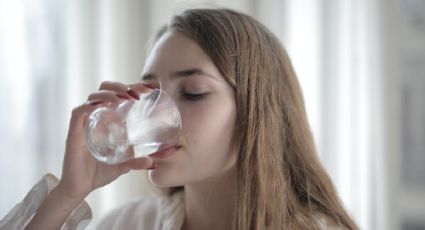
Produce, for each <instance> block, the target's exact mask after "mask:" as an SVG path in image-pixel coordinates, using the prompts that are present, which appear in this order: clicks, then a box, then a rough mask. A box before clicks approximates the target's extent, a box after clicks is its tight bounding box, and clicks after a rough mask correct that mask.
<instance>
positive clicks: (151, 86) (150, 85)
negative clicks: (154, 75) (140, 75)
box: [143, 83, 156, 89]
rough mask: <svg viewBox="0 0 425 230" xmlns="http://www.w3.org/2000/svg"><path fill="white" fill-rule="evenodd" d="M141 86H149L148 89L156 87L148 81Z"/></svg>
mask: <svg viewBox="0 0 425 230" xmlns="http://www.w3.org/2000/svg"><path fill="white" fill-rule="evenodd" d="M143 86H144V87H146V88H149V89H156V87H155V86H154V85H152V84H149V83H143Z"/></svg>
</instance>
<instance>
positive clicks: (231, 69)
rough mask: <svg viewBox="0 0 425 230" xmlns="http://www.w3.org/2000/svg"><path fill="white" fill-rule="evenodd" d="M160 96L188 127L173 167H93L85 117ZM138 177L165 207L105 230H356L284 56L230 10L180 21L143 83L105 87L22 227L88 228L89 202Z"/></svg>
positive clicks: (191, 14) (151, 160) (76, 119)
mask: <svg viewBox="0 0 425 230" xmlns="http://www.w3.org/2000/svg"><path fill="white" fill-rule="evenodd" d="M152 87H156V88H161V89H163V90H165V91H166V92H167V93H168V94H169V95H172V97H173V99H174V100H175V101H176V103H177V105H178V107H179V110H180V113H181V116H182V123H183V128H182V134H181V136H180V139H179V141H178V143H176V145H175V146H173V147H172V148H171V149H168V150H167V151H168V154H167V155H168V156H167V157H166V158H164V157H158V158H157V157H155V156H152V157H146V158H140V159H137V160H132V161H129V162H125V163H122V164H120V165H115V166H110V165H104V164H102V163H99V162H97V161H96V160H94V159H93V158H92V157H91V155H90V154H89V153H88V150H87V149H86V145H85V141H84V140H85V138H84V124H85V121H86V119H87V116H88V114H90V113H91V112H92V111H93V110H94V109H96V108H98V107H99V106H102V105H104V104H105V103H119V102H120V101H122V100H137V94H138V93H141V92H144V91H146V90H148V88H152ZM136 169H149V176H150V179H151V181H152V183H153V184H154V185H156V186H158V187H160V188H164V189H167V190H168V192H167V193H165V194H167V195H166V196H158V197H157V198H140V199H137V200H133V201H130V202H128V203H126V204H125V205H123V206H121V207H118V208H117V209H115V210H114V211H112V212H111V213H110V214H109V215H107V216H106V217H105V218H104V220H103V221H102V222H101V223H100V225H99V226H98V227H99V229H136V228H139V229H273V230H274V229H357V227H356V225H355V223H354V222H353V220H352V219H351V218H350V216H349V215H348V214H347V212H346V211H345V210H344V208H343V205H342V203H341V201H340V200H339V199H338V196H337V194H336V192H335V189H334V187H333V185H332V182H331V180H330V178H329V176H328V175H327V174H326V172H325V170H324V169H323V167H322V165H321V164H320V162H319V159H318V156H317V153H316V150H315V146H314V142H313V138H312V134H311V132H310V129H309V126H308V122H307V117H306V113H305V109H304V102H303V98H302V94H301V90H300V87H299V84H298V81H297V78H296V75H295V73H294V71H293V68H292V66H291V63H290V60H289V58H288V56H287V54H286V52H285V50H284V48H283V47H282V45H281V43H280V42H279V40H278V39H277V38H276V37H275V36H274V35H273V34H272V33H271V32H270V31H269V30H268V29H267V28H265V27H264V26H263V25H261V24H260V23H259V22H258V21H256V20H254V19H253V18H251V17H249V16H247V15H244V14H241V13H237V12H234V11H231V10H227V9H192V10H187V11H185V12H183V13H182V14H180V15H178V16H175V17H174V18H173V20H172V21H171V22H170V24H169V25H167V26H166V28H164V29H163V30H161V32H160V33H159V35H158V37H157V40H156V43H155V45H154V47H153V48H152V50H151V52H150V55H149V56H148V58H147V61H146V64H145V68H144V71H143V77H142V82H141V83H137V84H134V85H130V86H127V85H123V84H121V83H115V82H104V83H103V84H102V85H101V86H100V89H99V91H97V92H95V93H93V94H91V95H90V96H89V98H88V102H87V103H85V104H83V105H81V106H79V107H77V108H75V109H74V111H73V114H72V118H71V122H70V127H69V133H68V139H67V143H66V153H65V159H64V166H63V173H62V178H61V179H60V181H59V182H58V184H57V185H56V186H54V188H53V189H52V190H51V191H50V192H49V193H48V195H46V198H45V199H44V198H43V199H44V200H43V201H42V202H41V201H40V202H41V203H42V204H41V206H40V207H37V212H36V214H35V215H34V216H33V217H32V218H30V217H31V215H30V214H31V213H30V214H29V215H28V214H27V217H26V218H22V220H21V221H22V225H20V226H25V225H26V226H27V229H58V228H60V227H61V226H62V227H69V228H76V227H77V226H78V227H84V226H85V225H86V224H87V221H86V220H87V219H90V212H88V210H89V208H88V207H87V205H86V204H85V203H84V202H83V200H84V198H85V197H86V196H87V195H88V194H89V193H90V192H91V191H93V190H94V189H96V188H98V187H101V186H103V185H106V184H108V183H110V182H112V181H113V180H115V179H116V178H117V177H118V176H120V175H121V174H123V173H126V172H128V171H129V170H136ZM50 177H51V176H50ZM48 178H49V176H48V177H47V179H45V180H49V179H48ZM40 183H41V182H40ZM18 208H22V209H23V208H25V207H18ZM9 219H10V218H9Z"/></svg>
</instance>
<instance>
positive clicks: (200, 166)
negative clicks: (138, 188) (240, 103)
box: [142, 32, 236, 187]
mask: <svg viewBox="0 0 425 230" xmlns="http://www.w3.org/2000/svg"><path fill="white" fill-rule="evenodd" d="M142 81H143V82H145V83H150V84H153V85H154V86H156V87H160V88H161V89H163V90H164V91H165V92H167V93H168V94H169V95H171V96H172V98H173V99H174V101H175V102H176V104H177V105H178V108H179V111H180V114H181V118H182V132H181V135H180V137H179V141H178V145H181V148H178V150H177V152H176V153H174V154H173V155H171V156H170V157H168V158H165V159H159V158H157V159H155V158H154V161H155V162H156V163H157V168H156V169H153V170H150V173H149V175H150V179H151V181H152V182H153V183H154V184H156V185H157V186H160V187H174V186H183V185H188V184H195V183H198V182H203V181H206V180H208V179H210V178H213V177H215V176H219V175H220V174H221V173H224V172H225V171H227V170H229V169H231V168H232V167H234V166H235V162H236V153H235V151H234V148H233V145H232V142H233V140H232V137H233V130H234V127H235V119H236V103H235V97H234V92H233V89H232V87H231V86H230V85H229V84H227V82H226V81H225V79H224V78H223V76H222V75H221V74H220V72H219V71H218V69H217V67H216V66H215V65H214V63H213V62H212V60H211V59H210V58H209V56H208V55H207V54H206V53H205V52H204V51H203V50H202V49H201V47H199V45H198V44H197V43H196V42H194V41H193V40H191V39H189V38H188V37H186V36H184V35H183V34H181V33H179V32H167V33H165V34H164V35H163V36H162V37H161V38H160V39H159V41H158V42H157V43H156V44H155V46H154V47H153V49H152V52H151V53H150V55H149V56H148V58H147V60H146V65H145V68H144V70H143V76H142Z"/></svg>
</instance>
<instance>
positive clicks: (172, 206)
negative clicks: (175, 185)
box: [0, 174, 185, 230]
mask: <svg viewBox="0 0 425 230" xmlns="http://www.w3.org/2000/svg"><path fill="white" fill-rule="evenodd" d="M58 181H59V180H58V179H57V178H56V177H55V176H53V175H52V174H46V175H45V176H44V177H43V178H42V179H41V180H40V181H39V182H38V183H37V184H36V185H34V187H33V188H32V189H31V190H30V192H29V193H28V194H27V196H26V197H25V198H24V200H23V201H22V202H20V203H19V204H17V205H16V206H15V207H14V208H13V209H12V210H11V211H10V212H9V213H8V214H7V215H6V216H5V217H4V218H3V219H2V220H1V221H0V229H24V228H25V226H26V225H27V224H28V222H29V221H30V220H31V218H32V217H33V215H34V214H35V212H36V211H37V209H38V208H39V207H40V205H41V203H42V202H43V201H44V199H45V198H46V197H47V195H48V194H49V192H50V191H51V189H52V188H53V187H54V186H56V184H57V183H58ZM184 213H185V211H184V195H183V192H177V193H176V194H174V195H173V196H171V197H169V198H168V197H158V196H151V197H140V198H136V199H132V200H130V201H128V202H126V203H124V204H123V205H121V206H119V207H117V208H115V209H113V210H112V211H111V212H109V213H108V214H107V215H106V216H105V217H104V218H103V219H102V220H101V221H100V223H99V225H98V226H96V227H97V229H110V230H114V229H146V230H178V229H181V227H182V225H183V221H184ZM91 219H92V211H91V209H90V207H89V205H88V204H87V203H86V202H85V201H83V202H82V203H81V204H79V205H78V207H77V208H76V209H75V210H74V211H73V212H72V213H71V214H70V216H69V217H68V218H67V220H66V221H65V223H64V224H63V225H62V227H61V230H68V229H78V230H82V229H85V228H86V227H87V225H88V224H89V223H90V221H91Z"/></svg>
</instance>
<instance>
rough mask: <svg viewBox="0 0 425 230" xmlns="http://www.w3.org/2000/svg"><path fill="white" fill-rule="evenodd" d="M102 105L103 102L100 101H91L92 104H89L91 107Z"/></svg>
mask: <svg viewBox="0 0 425 230" xmlns="http://www.w3.org/2000/svg"><path fill="white" fill-rule="evenodd" d="M101 103H102V101H100V100H96V101H90V102H89V104H90V105H99V104H101Z"/></svg>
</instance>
